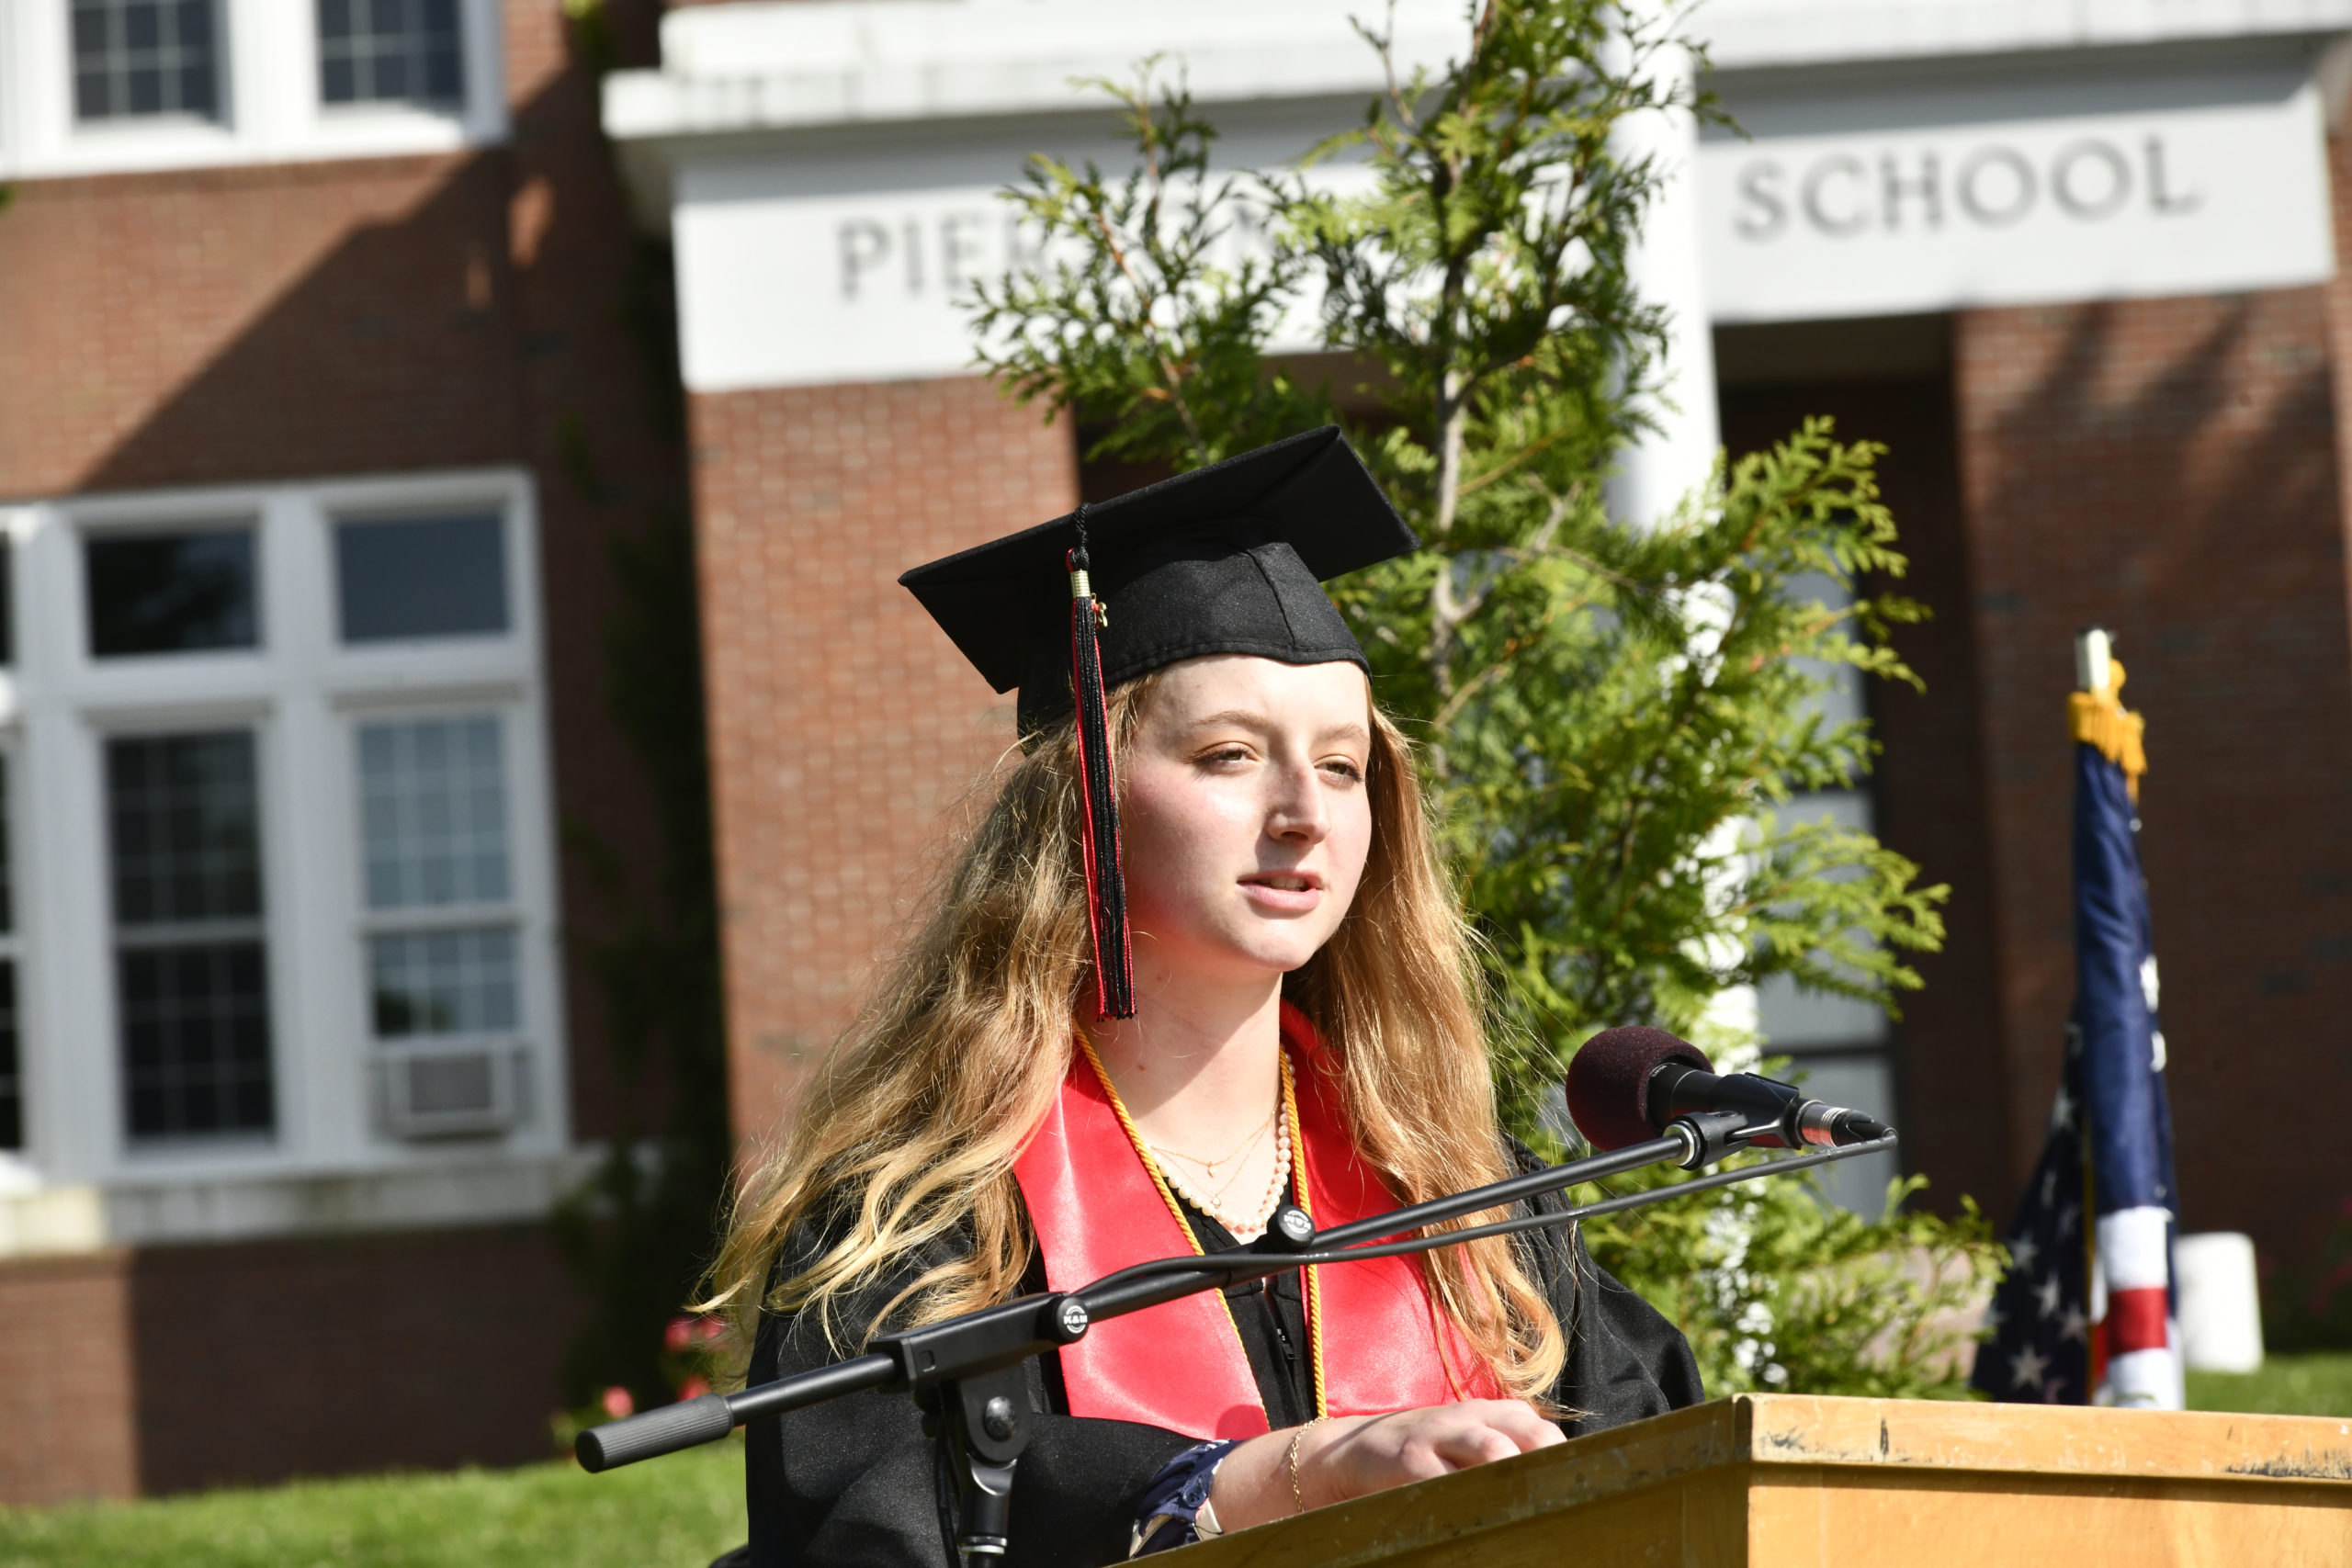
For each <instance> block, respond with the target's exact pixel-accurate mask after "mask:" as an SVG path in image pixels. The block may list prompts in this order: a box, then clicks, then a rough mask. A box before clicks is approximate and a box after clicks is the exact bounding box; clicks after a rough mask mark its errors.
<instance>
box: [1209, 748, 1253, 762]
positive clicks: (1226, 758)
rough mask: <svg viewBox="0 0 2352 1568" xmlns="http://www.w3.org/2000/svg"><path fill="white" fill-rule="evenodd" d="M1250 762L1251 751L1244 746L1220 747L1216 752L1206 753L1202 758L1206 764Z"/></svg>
mask: <svg viewBox="0 0 2352 1568" xmlns="http://www.w3.org/2000/svg"><path fill="white" fill-rule="evenodd" d="M1249 760H1250V750H1249V748H1247V747H1244V746H1220V747H1218V748H1217V749H1216V750H1214V751H1207V752H1204V753H1203V754H1202V756H1201V761H1204V762H1246V761H1249Z"/></svg>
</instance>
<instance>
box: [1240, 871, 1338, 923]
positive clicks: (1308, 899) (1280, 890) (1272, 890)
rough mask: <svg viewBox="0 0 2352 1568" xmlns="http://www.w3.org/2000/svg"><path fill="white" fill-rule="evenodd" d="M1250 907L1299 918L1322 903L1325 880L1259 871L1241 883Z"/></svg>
mask: <svg viewBox="0 0 2352 1568" xmlns="http://www.w3.org/2000/svg"><path fill="white" fill-rule="evenodd" d="M1241 891H1242V893H1243V895H1244V896H1245V897H1248V898H1249V900H1250V903H1252V904H1254V905H1256V906H1257V907H1258V908H1261V909H1264V910H1267V911H1269V912H1271V913H1277V914H1284V915H1300V914H1305V913H1306V912H1307V911H1308V910H1310V909H1312V908H1315V907H1316V906H1317V905H1318V904H1320V903H1322V902H1323V879H1322V878H1321V877H1320V876H1318V875H1317V874H1315V873H1313V872H1311V871H1260V872H1253V873H1251V874H1250V875H1248V876H1245V877H1243V878H1242V879H1241Z"/></svg>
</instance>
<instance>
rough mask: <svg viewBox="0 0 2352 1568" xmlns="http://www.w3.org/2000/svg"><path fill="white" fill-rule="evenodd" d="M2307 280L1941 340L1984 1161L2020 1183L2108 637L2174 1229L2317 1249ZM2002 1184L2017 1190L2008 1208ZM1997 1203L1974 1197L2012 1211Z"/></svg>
mask: <svg viewBox="0 0 2352 1568" xmlns="http://www.w3.org/2000/svg"><path fill="white" fill-rule="evenodd" d="M2329 327H2330V322H2329V319H2328V313H2327V299H2326V296H2325V295H2324V292H2323V291H2321V290H2318V289H2311V290H2301V291H2294V292H2283V293H2272V294H2258V295H2248V296H2235V297H2223V298H2201V299H2158V300H2138V301H2121V302H2110V303H2103V304H2097V305H2087V306H2075V307H2065V308H2049V309H2034V310H1985V311H1975V312H1970V313H1966V314H1963V315H1962V316H1960V317H1959V318H1957V320H1956V321H1955V323H1954V370H1953V385H1954V389H1955V398H1956V402H1957V405H1958V411H1959V431H1960V452H1961V485H1962V500H1963V504H1964V505H1965V507H1966V511H1967V515H1968V529H1967V541H1968V551H1969V560H1968V573H1967V575H1968V578H1969V580H1970V581H1971V586H1972V590H1973V594H1974V596H1975V611H1974V617H1975V624H1974V627H1973V638H1974V643H1975V647H1976V649H1977V659H1978V670H1977V691H1978V696H1979V701H1980V703H1981V705H1982V724H1983V741H1984V747H1985V752H1984V760H1983V767H1984V771H1985V799H1986V815H1987V818H1988V821H1989V823H1990V826H1991V846H1992V854H1991V872H1992V884H1991V893H1992V902H1993V907H1994V927H1995V931H1996V942H1997V965H1996V975H1997V986H1998V992H1997V996H1998V1008H1999V1033H2000V1043H2001V1049H2002V1052H2003V1054H2004V1056H2005V1059H2006V1071H2005V1073H2004V1075H2003V1077H2004V1080H2005V1089H2006V1095H2007V1103H2006V1114H2007V1158H2008V1164H2009V1170H2010V1176H2011V1180H2012V1183H2014V1182H2015V1181H2017V1180H2018V1179H2022V1177H2023V1175H2024V1173H2025V1170H2026V1169H2027V1168H2028V1166H2029V1165H2030V1161H2031V1160H2032V1158H2033V1157H2034V1155H2035V1152H2036V1150H2037V1149H2038V1147H2039V1145H2040V1142H2041V1128H2042V1124H2043V1122H2044V1120H2045V1118H2046V1117H2047V1115H2048V1113H2049V1107H2050V1101H2051V1095H2052V1090H2053V1089H2054V1087H2055V1084H2056V1082H2057V1076H2058V1067H2059V1054H2060V1049H2061V1029H2062V1026H2063V1024H2064V1019H2065V1014H2066V1010H2067V1007H2068V1005H2069V1003H2070V1000H2071V996H2072V991H2073V985H2074V961H2073V942H2072V930H2071V924H2070V921H2071V903H2070V892H2069V884H2070V876H2071V871H2070V866H2069V862H2068V832H2069V821H2070V816H2069V809H2070V808H2069V801H2070V795H2071V776H2070V771H2069V770H2070V755H2069V750H2068V747H2069V741H2068V739H2067V737H2066V729H2065V720H2064V711H2065V697H2066V693H2067V691H2068V690H2069V689H2070V688H2071V686H2072V684H2073V680H2074V671H2073V653H2072V646H2073V643H2072V639H2073V634H2074V633H2075V630H2076V629H2078V628H2079V627H2082V626H2092V625H2098V626H2108V627H2109V628H2111V629H2113V630H2114V632H2115V633H2116V635H2117V638H2118V657H2119V658H2120V659H2121V660H2122V661H2123V663H2124V664H2125V666H2126V668H2127V669H2128V671H2130V682H2129V684H2128V686H2127V687H2126V689H2125V692H2124V699H2125V701H2126V703H2127V704H2128V705H2131V706H2133V707H2135V708H2138V709H2140V710H2142V711H2143V712H2144V713H2145V714H2146V715H2147V717H2148V733H2149V755H2150V766H2151V772H2150V773H2149V776H2148V779H2147V781H2146V784H2145V787H2144V789H2143V795H2142V801H2141V806H2142V810H2143V818H2144V821H2145V823H2146V828H2145V830H2144V833H2143V839H2142V852H2143V861H2144V863H2145V866H2146V869H2147V874H2148V878H2149V882H2150V885H2151V889H2152V896H2153V900H2154V913H2155V924H2156V941H2157V951H2158V953H2159V957H2160V960H2161V963H2162V965H2163V976H2164V995H2163V1006H2164V1016H2165V1034H2166V1037H2167V1040H2168V1043H2169V1044H2170V1053H2171V1074H2170V1077H2171V1085H2172V1094H2173V1104H2174V1108H2175V1115H2176V1118H2177V1141H2178V1152H2179V1159H2180V1167H2181V1184H2182V1189H2183V1190H2182V1192H2181V1195H2180V1213H2181V1219H2182V1222H2183V1224H2185V1225H2186V1226H2187V1227H2188V1228H2190V1229H2192V1230H2205V1229H2230V1230H2245V1231H2248V1232H2251V1233H2252V1234H2253V1235H2255V1237H2256V1241H2257V1242H2258V1243H2259V1244H2260V1245H2261V1246H2262V1247H2263V1248H2264V1250H2265V1252H2266V1253H2267V1255H2268V1256H2270V1257H2271V1258H2290V1257H2294V1256H2296V1255H2298V1254H2299V1253H2301V1252H2302V1251H2303V1250H2304V1249H2305V1248H2307V1247H2309V1246H2310V1245H2311V1243H2312V1241H2314V1240H2315V1239H2316V1236H2317V1234H2318V1231H2319V1229H2320V1227H2321V1226H2322V1225H2323V1224H2325V1223H2326V1220H2327V1218H2328V1216H2329V1215H2330V1214H2331V1213H2332V1212H2333V1210H2334V1208H2335V1202H2336V1201H2337V1200H2338V1199H2339V1198H2341V1197H2342V1196H2343V1193H2344V1189H2345V1183H2346V1178H2345V1172H2344V1168H2343V1161H2342V1156H2341V1151H2340V1149H2339V1148H2337V1147H2336V1146H2335V1144H2334V1142H2333V1141H2332V1140H2329V1139H2327V1138H2324V1137H2322V1138H2312V1137H2309V1136H2302V1135H2297V1134H2293V1133H2292V1132H2291V1131H2290V1132H2289V1133H2287V1134H2285V1135H2282V1136H2279V1137H2277V1138H2261V1139H2259V1140H2257V1134H2258V1132H2259V1130H2260V1129H2263V1128H2265V1127H2267V1126H2273V1125H2277V1124H2278V1113H2279V1111H2281V1110H2282V1109H2283V1107H2282V1106H2281V1104H2280V1102H2279V1099H2278V1092H2277V1090H2276V1089H2274V1088H2272V1087H2270V1085H2271V1082H2272V1080H2271V1079H2270V1077H2269V1076H2268V1075H2269V1074H2271V1073H2274V1072H2278V1071H2287V1072H2290V1073H2292V1074H2293V1075H2294V1079H2295V1083H2296V1088H2295V1091H2294V1099H2295V1100H2296V1101H2297V1102H2299V1103H2307V1104H2318V1105H2328V1104H2333V1103H2335V1102H2337V1101H2339V1100H2342V1099H2343V1098H2344V1097H2345V1096H2346V1095H2347V1094H2352V1053H2347V1052H2346V1050H2345V1048H2344V1043H2343V1034H2342V1031H2343V1027H2344V1022H2343V1021H2344V1020H2345V1018H2346V1016H2347V1013H2352V656H2348V655H2347V650H2348V649H2352V628H2347V626H2346V578H2345V561H2344V543H2343V541H2344V527H2343V521H2342V510H2341V505H2340V501H2339V496H2340V494H2341V482H2342V480H2341V475H2340V472H2339V468H2338V464H2337V458H2336V436H2337V416H2336V405H2335V399H2334V397H2333V395H2332V390H2331V386H2330V368H2329V361H2328V354H2327V342H2328V333H2329ZM2014 1190H2015V1189H2014V1185H2012V1187H2011V1189H2010V1191H2011V1192H2013V1191H2014ZM1988 1197H1995V1201H1996V1212H1997V1206H1998V1204H1999V1203H2001V1202H2004V1201H2006V1200H2007V1197H2008V1193H2003V1194H1999V1195H1997V1196H1996V1195H1992V1194H1988Z"/></svg>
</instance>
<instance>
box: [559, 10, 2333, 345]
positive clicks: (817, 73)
mask: <svg viewBox="0 0 2352 1568" xmlns="http://www.w3.org/2000/svg"><path fill="white" fill-rule="evenodd" d="M1689 16H1690V17H1691V19H1690V21H1689V22H1688V24H1687V25H1688V28H1689V29H1690V30H1691V31H1692V32H1694V33H1695V34H1697V35H1698V36H1700V37H1701V38H1702V39H1703V41H1704V42H1705V44H1706V46H1707V48H1708V51H1709V57H1710V62H1711V69H1712V72H1713V75H1712V77H1711V81H1712V84H1713V86H1714V87H1715V88H1716V90H1717V91H1718V92H1719V93H1720V94H1721V95H1722V96H1723V98H1724V102H1725V104H1726V106H1727V107H1729V108H1730V110H1731V111H1732V112H1733V114H1734V115H1736V117H1737V118H1738V120H1739V122H1740V124H1741V126H1742V128H1743V130H1744V131H1745V133H1746V134H1745V135H1744V136H1742V135H1733V134H1730V133H1723V134H1716V135H1711V136H1710V137H1709V138H1708V140H1707V141H1705V142H1704V144H1703V145H1702V148H1701V151H1700V153H1699V204H1698V205H1699V215H1698V223H1697V225H1696V228H1697V231H1698V235H1699V238H1698V242H1697V243H1698V246H1699V250H1700V259H1701V264H1702V265H1701V270H1702V274H1703V276H1704V278H1705V303H1704V309H1705V312H1706V314H1707V315H1708V316H1709V317H1710V318H1711V319H1713V321H1774V320H1798V319H1813V318H1820V317H1831V316H1851V315H1874V314H1888V313H1897V312H1907V311H1921V310H1948V309H1953V308H1959V307H1966V306H1972V305H1996V304H2022V303H2035V302H2054V301H2064V300H2071V299H2107V298H2119V297H2131V296H2147V295H2165V294H2195V293H2213V292H2229V291H2237V290H2243V289H2248V288H2282V287H2293V286H2298V285H2303V284H2309V283H2313V282H2317V281H2319V280H2321V279H2323V278H2324V277H2326V276H2330V275H2332V273H2333V271H2334V267H2335V258H2334V253H2333V247H2332V241H2331V232H2332V229H2331V224H2330V221H2329V216H2328V212H2329V209H2328V196H2327V175H2326V166H2325V158H2324V114H2325V111H2324V105H2323V101H2322V89H2321V86H2320V81H2321V78H2322V77H2324V76H2326V75H2328V74H2330V73H2327V72H2324V71H2322V70H2321V69H2320V66H2321V63H2322V61H2323V57H2324V53H2325V51H2326V50H2327V49H2328V48H2329V47H2331V46H2332V44H2333V42H2334V40H2335V37H2336V35H2337V34H2339V33H2340V32H2342V31H2343V30H2345V29H2347V28H2352V0H2075V3H2074V4H2058V3H2053V0H2016V3H2007V0H1714V3H1713V4H1711V5H1709V6H1704V7H1702V8H1698V9H1696V10H1694V11H1692V12H1691V13H1689ZM1353 17H1363V18H1364V19H1365V20H1366V21H1368V22H1374V23H1379V24H1381V25H1393V28H1394V29H1395V32H1394V36H1395V39H1396V44H1397V48H1396V54H1397V60H1398V62H1399V65H1400V67H1403V68H1408V69H1409V68H1410V67H1412V66H1415V65H1429V66H1438V65H1441V64H1442V62H1443V61H1444V59H1445V58H1446V56H1447V55H1448V54H1449V53H1450V52H1451V51H1454V50H1456V49H1458V47H1459V46H1460V40H1461V39H1462V38H1463V36H1464V8H1463V6H1462V5H1461V4H1460V3H1459V0H1400V4H1398V5H1397V7H1396V8H1395V10H1394V11H1393V12H1391V11H1389V10H1388V8H1387V7H1386V6H1380V5H1374V4H1371V3H1370V0H1284V3H1283V4H1280V5H1272V6H1268V5H1262V4H1238V3H1236V0H1197V3H1192V4H1185V5H1161V4H1149V5H1129V6H1101V5H1098V4H1085V3H1073V0H865V3H841V4H739V5H729V6H696V7H692V8H688V9H684V10H681V11H676V12H673V13H672V14H671V15H670V16H669V17H667V18H666V19H665V20H664V22H663V28H662V43H663V51H664V56H663V58H664V64H663V68H662V70H661V71H659V72H638V73H621V74H619V75H616V76H615V77H614V78H612V79H611V80H610V81H609V82H608V84H607V86H606V97H605V124H606V127H607V129H608V130H609V131H610V132H611V133H612V135H613V136H614V138H615V140H616V142H618V143H619V145H620V147H621V150H622V156H623V158H624V161H625V163H626V165H627V167H628V170H629V173H630V177H631V183H632V185H633V186H634V189H635V191H636V194H637V198H638V201H639V209H640V212H641V214H642V216H643V218H644V220H646V221H647V223H648V224H649V226H651V227H656V228H667V229H669V230H670V231H672V232H673V234H674V236H675V239H676V243H677V247H678V261H679V288H680V297H681V298H680V305H681V316H682V321H683V323H684V344H683V351H684V375H685V380H686V383H687V385H688V387H689V388H690V389H695V390H697V391H720V390H726V389H734V388H745V387H756V386H781V385H796V384H802V385H805V384H812V383H824V382H831V381H846V380H873V379H890V378H903V377H910V376H927V375H944V374H953V373H955V372H956V371H958V370H961V369H964V368H966V367H968V365H969V362H970V347H969V336H968V330H967V324H966V319H965V315H964V312H963V310H961V309H960V307H959V305H958V298H959V294H960V291H961V290H962V289H963V288H964V287H965V286H966V285H967V284H968V282H969V281H970V280H971V279H972V278H974V277H978V276H989V275H991V274H993V273H996V272H1000V271H1002V270H1004V269H1005V268H1007V267H1009V266H1014V265H1020V264H1021V262H1022V260H1023V257H1024V255H1025V254H1029V253H1030V249H1031V248H1030V247H1028V246H1026V245H1025V244H1024V242H1023V236H1022V235H1021V233H1020V232H1019V231H1018V230H1017V229H1016V228H1014V227H1013V226H1012V224H1011V222H1010V221H1009V219H1008V216H1007V211H1006V209H1005V208H1004V206H1003V205H1002V203H1001V201H999V200H998V198H997V194H996V193H997V192H998V191H999V190H1001V188H1002V187H1003V186H1005V185H1006V184H1008V183H1010V182H1011V181H1012V180H1014V179H1016V178H1018V176H1019V175H1020V173H1021V169H1022V163H1023V158H1024V156H1025V155H1027V154H1028V153H1030V152H1051V153H1055V154H1057V155H1061V156H1066V157H1068V156H1085V155H1089V154H1091V155H1095V156H1098V157H1103V158H1104V159H1106V160H1110V159H1115V158H1116V157H1117V156H1118V153H1119V149H1118V147H1117V145H1116V143H1115V141H1114V130H1115V126H1114V121H1113V118H1112V117H1111V115H1110V114H1109V113H1108V112H1107V111H1106V110H1105V109H1104V107H1103V100H1102V99H1101V98H1100V97H1099V96H1095V95H1092V94H1090V93H1089V92H1088V91H1087V90H1086V89H1085V88H1084V87H1083V86H1081V85H1080V81H1081V80H1082V79H1084V78H1087V77H1100V76H1125V75H1128V74H1129V73H1131V72H1132V70H1133V68H1134V66H1135V65H1136V62H1139V61H1141V60H1143V59H1145V58H1146V57H1148V56H1151V55H1154V54H1157V55H1159V56H1161V57H1163V58H1164V59H1166V60H1168V61H1170V62H1182V65H1183V67H1184V69H1185V72H1186V74H1187V78H1188V80H1189V83H1190V85H1191V88H1192V90H1193V94H1194V96H1195V98H1196V99H1197V100H1198V101H1199V102H1200V103H1201V105H1202V106H1203V107H1204V111H1205V112H1206V113H1207V114H1208V115H1209V117H1210V118H1212V119H1213V120H1214V121H1215V122H1216V124H1217V125H1218V126H1219V127H1220V129H1221V130H1223V131H1224V132H1225V135H1224V137H1223V140H1222V141H1220V143H1219V151H1220V154H1221V156H1222V157H1224V158H1226V159H1227V160H1229V161H1230V163H1231V164H1232V166H1235V167H1246V166H1251V165H1263V164H1270V163H1280V162H1284V161H1287V160H1289V159H1291V158H1295V156H1297V155H1298V153H1300V152H1303V151H1304V150H1305V149H1306V147H1307V146H1308V145H1310V144H1311V143H1312V142H1313V141H1316V140H1317V139H1318V138H1319V137H1320V136H1322V135H1325V134H1328V133H1329V132H1330V131H1332V130H1338V129H1340V128H1342V127H1344V126H1346V125H1347V124H1349V123H1351V122H1352V121H1353V120H1354V119H1355V118H1357V117H1358V116H1359V115H1360V114H1361V112H1362V105H1363V100H1364V99H1365V97H1366V96H1369V95H1370V94H1373V93H1374V92H1377V91H1379V90H1380V88H1381V87H1382V85H1383V77H1382V73H1381V67H1380V63H1379V61H1378V58H1377V57H1376V56H1375V55H1374V52H1373V51H1372V50H1371V49H1369V48H1368V47H1367V46H1366V45H1365V44H1364V42H1363V39H1361V38H1360V37H1359V36H1358V34H1357V32H1356V30H1355V28H1354V25H1353V22H1352V20H1351V18H1353ZM1388 18H1393V21H1390V20H1388Z"/></svg>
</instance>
